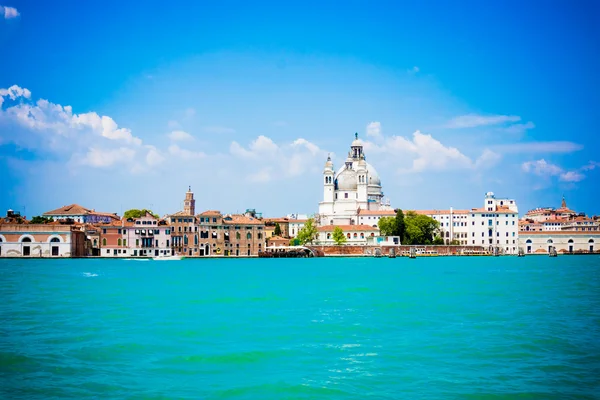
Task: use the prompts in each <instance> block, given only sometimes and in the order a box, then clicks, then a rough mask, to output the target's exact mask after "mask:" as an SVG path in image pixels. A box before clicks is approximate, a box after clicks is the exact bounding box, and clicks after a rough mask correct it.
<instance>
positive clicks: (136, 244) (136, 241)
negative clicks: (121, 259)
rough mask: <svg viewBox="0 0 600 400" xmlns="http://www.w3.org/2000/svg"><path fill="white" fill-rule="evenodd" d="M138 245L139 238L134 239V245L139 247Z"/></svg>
mask: <svg viewBox="0 0 600 400" xmlns="http://www.w3.org/2000/svg"><path fill="white" fill-rule="evenodd" d="M139 246H140V239H135V247H139Z"/></svg>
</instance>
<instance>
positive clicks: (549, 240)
mask: <svg viewBox="0 0 600 400" xmlns="http://www.w3.org/2000/svg"><path fill="white" fill-rule="evenodd" d="M546 243H548V244H550V243H554V242H553V241H552V239H548V241H547V242H546Z"/></svg>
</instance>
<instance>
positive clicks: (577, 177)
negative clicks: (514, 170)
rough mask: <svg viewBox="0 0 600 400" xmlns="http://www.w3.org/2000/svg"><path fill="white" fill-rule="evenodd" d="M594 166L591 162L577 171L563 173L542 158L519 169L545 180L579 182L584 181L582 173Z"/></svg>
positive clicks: (561, 169)
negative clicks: (554, 178)
mask: <svg viewBox="0 0 600 400" xmlns="http://www.w3.org/2000/svg"><path fill="white" fill-rule="evenodd" d="M596 165H598V163H596V162H595V161H591V162H590V163H589V164H587V165H584V166H583V167H581V168H579V169H577V170H571V171H565V170H564V169H563V168H561V167H560V166H558V165H556V164H552V163H549V162H547V161H546V160H544V159H543V158H542V159H539V160H536V161H527V162H524V163H523V164H522V165H521V168H522V169H523V171H525V172H528V173H532V174H535V175H538V176H541V177H545V178H550V177H554V176H557V177H558V179H559V180H560V181H562V182H580V181H582V180H584V179H585V175H584V174H583V173H582V171H590V170H592V169H594V168H595V166H596ZM590 167H591V168H590Z"/></svg>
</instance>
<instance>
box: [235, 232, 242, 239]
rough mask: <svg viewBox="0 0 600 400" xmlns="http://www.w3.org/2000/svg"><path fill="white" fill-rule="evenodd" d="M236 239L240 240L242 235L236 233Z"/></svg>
mask: <svg viewBox="0 0 600 400" xmlns="http://www.w3.org/2000/svg"><path fill="white" fill-rule="evenodd" d="M235 238H236V239H237V240H240V238H241V235H240V233H239V232H236V233H235Z"/></svg>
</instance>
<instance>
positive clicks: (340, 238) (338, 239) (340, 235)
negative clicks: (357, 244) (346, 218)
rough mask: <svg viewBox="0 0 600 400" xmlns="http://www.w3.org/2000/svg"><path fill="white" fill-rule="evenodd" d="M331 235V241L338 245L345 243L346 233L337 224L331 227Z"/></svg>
mask: <svg viewBox="0 0 600 400" xmlns="http://www.w3.org/2000/svg"><path fill="white" fill-rule="evenodd" d="M332 237H333V241H334V242H335V244H336V245H338V246H340V245H342V244H344V243H346V235H344V231H342V228H340V227H339V226H336V227H335V228H334V229H333V235H332Z"/></svg>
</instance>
